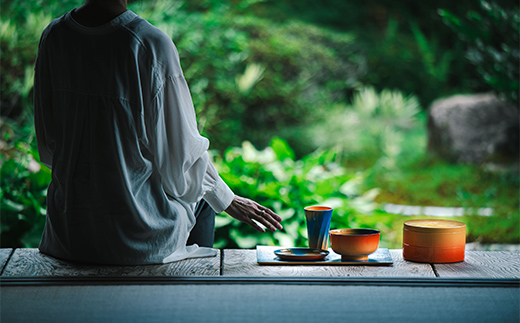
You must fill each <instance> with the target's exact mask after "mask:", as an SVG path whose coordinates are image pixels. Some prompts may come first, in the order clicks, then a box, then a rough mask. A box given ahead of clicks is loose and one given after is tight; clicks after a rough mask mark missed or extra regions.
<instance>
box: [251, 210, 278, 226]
mask: <svg viewBox="0 0 520 323" xmlns="http://www.w3.org/2000/svg"><path fill="white" fill-rule="evenodd" d="M267 216H268V215H267V213H266V212H265V210H262V211H260V212H255V213H253V214H252V215H251V218H253V219H254V220H255V221H258V222H259V223H261V224H262V225H263V226H264V227H266V228H268V229H269V230H271V231H276V228H275V227H274V226H273V225H272V224H271V223H270V222H269V221H268V219H267Z"/></svg>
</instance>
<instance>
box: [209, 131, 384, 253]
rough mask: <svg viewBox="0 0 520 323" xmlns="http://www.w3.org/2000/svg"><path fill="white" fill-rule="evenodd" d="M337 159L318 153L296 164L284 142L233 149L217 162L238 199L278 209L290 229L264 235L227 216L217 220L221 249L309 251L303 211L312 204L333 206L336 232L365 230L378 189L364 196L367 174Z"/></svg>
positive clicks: (246, 145) (275, 141)
mask: <svg viewBox="0 0 520 323" xmlns="http://www.w3.org/2000/svg"><path fill="white" fill-rule="evenodd" d="M336 156H337V154H336V153H334V152H332V151H317V152H315V153H312V154H310V155H307V156H305V157H303V158H302V159H299V160H295V159H294V152H293V151H292V149H291V148H290V147H289V146H288V145H287V143H286V142H284V141H283V140H281V139H279V138H275V139H273V140H272V141H271V144H270V145H269V146H268V147H267V148H265V149H264V150H261V151H258V150H256V149H255V148H254V147H253V145H251V143H249V142H244V143H243V145H242V147H240V148H232V149H229V150H227V151H226V153H225V154H224V157H223V158H222V159H221V158H217V159H216V161H215V165H216V167H217V169H218V170H219V173H220V174H221V176H222V178H223V179H224V181H225V182H226V183H228V185H229V186H230V187H231V189H232V190H233V191H234V192H235V193H236V194H238V195H243V196H247V197H249V198H251V199H253V200H255V201H257V202H259V203H261V204H262V205H264V206H267V207H270V208H271V209H273V210H274V211H275V212H276V213H277V214H279V215H280V216H281V217H282V219H283V226H284V229H283V230H281V231H277V232H275V233H274V234H273V233H271V232H266V233H263V234H259V233H258V232H256V231H254V230H253V229H252V228H250V227H249V226H248V225H246V224H243V223H241V222H239V221H236V220H233V219H232V218H231V217H229V216H228V215H226V214H225V213H222V214H219V215H217V221H216V226H217V233H216V242H215V246H216V247H219V248H223V247H226V248H233V247H240V248H251V247H254V246H256V245H257V244H265V245H283V246H306V245H307V232H306V223H305V214H304V212H303V208H304V207H305V206H309V205H317V204H320V205H328V206H332V207H333V208H334V215H333V218H332V223H331V227H332V228H347V227H350V225H351V224H353V223H354V224H356V223H359V224H360V225H362V223H364V222H365V221H363V218H364V217H369V216H370V215H371V214H372V213H373V212H374V210H375V207H376V204H374V203H373V202H372V199H373V198H374V196H375V195H376V194H377V190H372V191H369V192H367V193H365V194H364V195H360V192H359V191H358V187H359V184H360V183H361V181H362V175H361V174H353V173H349V172H347V171H346V170H345V169H344V168H343V167H341V166H340V165H339V164H338V163H337V162H336V161H335V158H336ZM349 196H350V198H349ZM373 224H374V225H376V226H377V227H379V226H380V224H379V223H373Z"/></svg>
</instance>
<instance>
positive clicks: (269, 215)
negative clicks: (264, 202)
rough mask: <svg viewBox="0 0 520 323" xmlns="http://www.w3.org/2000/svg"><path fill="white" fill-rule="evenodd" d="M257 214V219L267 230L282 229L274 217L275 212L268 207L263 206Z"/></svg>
mask: <svg viewBox="0 0 520 323" xmlns="http://www.w3.org/2000/svg"><path fill="white" fill-rule="evenodd" d="M258 216H259V218H258V221H259V222H260V223H262V224H263V225H264V226H265V227H267V228H269V230H271V231H276V229H280V230H281V229H283V227H282V225H281V224H280V223H279V221H277V220H276V219H275V216H276V214H275V213H274V212H273V211H271V210H269V209H268V208H263V209H262V211H261V212H260V213H259V214H258Z"/></svg>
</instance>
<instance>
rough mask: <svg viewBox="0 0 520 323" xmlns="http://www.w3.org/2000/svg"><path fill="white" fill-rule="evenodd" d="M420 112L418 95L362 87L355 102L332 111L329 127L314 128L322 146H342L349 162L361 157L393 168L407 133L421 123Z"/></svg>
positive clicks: (317, 142)
mask: <svg viewBox="0 0 520 323" xmlns="http://www.w3.org/2000/svg"><path fill="white" fill-rule="evenodd" d="M420 112H421V110H420V106H419V102H418V100H417V98H416V97H415V96H411V95H410V96H405V95H404V94H402V93H401V92H398V91H390V90H383V91H381V92H379V93H378V92H376V91H375V89H374V88H361V89H360V90H359V91H358V92H357V93H356V94H355V95H354V97H353V100H352V104H351V105H348V106H337V107H336V108H335V110H333V111H332V112H331V113H330V115H329V116H328V118H327V122H326V124H327V126H326V127H324V126H318V127H316V128H315V129H314V133H315V136H314V138H315V140H316V145H317V146H319V147H334V146H336V147H339V149H340V150H341V151H342V156H343V157H345V158H347V163H348V160H349V159H356V160H360V159H361V160H365V161H366V162H365V163H366V164H367V165H373V164H374V163H376V162H378V163H379V165H380V166H384V167H386V168H392V165H393V164H394V163H395V160H396V159H397V158H398V157H399V156H401V154H402V153H403V151H402V147H403V145H402V142H403V141H404V140H405V137H406V135H407V132H409V131H412V130H413V129H416V128H417V127H419V126H420V123H419V119H418V116H419V113H420ZM331 133H332V134H334V135H333V136H331ZM415 149H417V147H415Z"/></svg>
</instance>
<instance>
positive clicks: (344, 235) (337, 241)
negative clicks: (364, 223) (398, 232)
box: [329, 229, 381, 261]
mask: <svg viewBox="0 0 520 323" xmlns="http://www.w3.org/2000/svg"><path fill="white" fill-rule="evenodd" d="M329 234H330V244H331V248H332V250H334V252H335V253H337V254H340V255H341V260H342V261H363V260H367V259H368V255H369V254H371V253H374V252H375V251H376V250H377V248H378V247H379V237H380V235H381V232H380V231H378V230H374V229H336V230H330V231H329Z"/></svg>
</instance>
